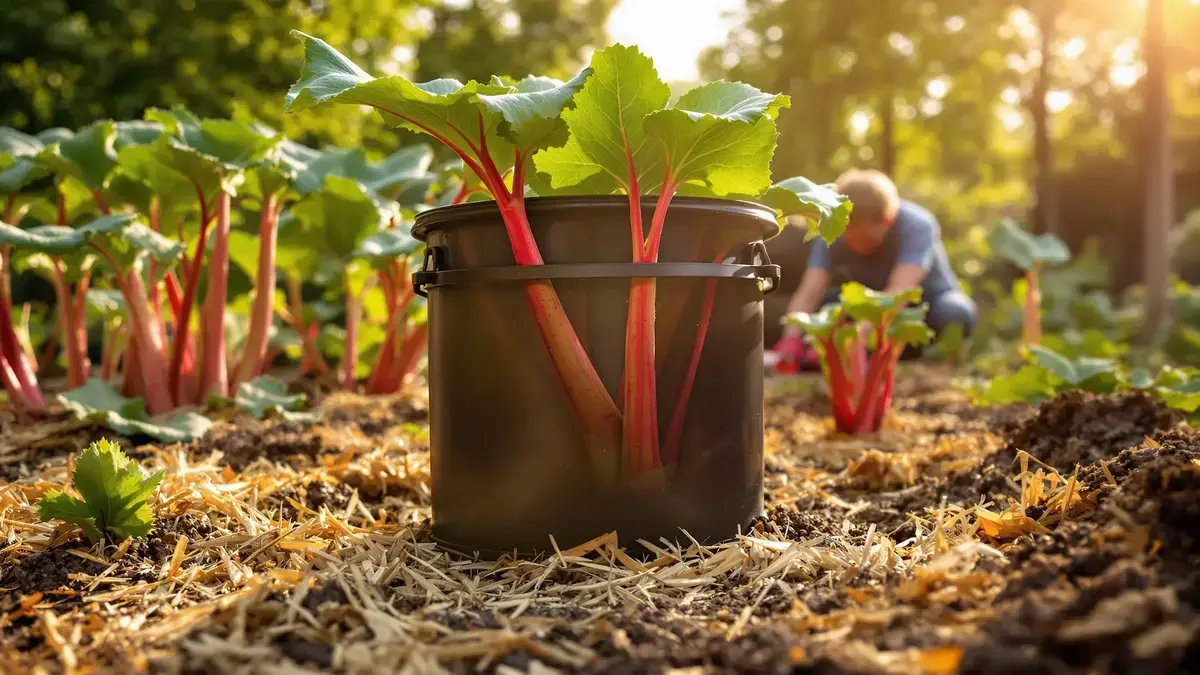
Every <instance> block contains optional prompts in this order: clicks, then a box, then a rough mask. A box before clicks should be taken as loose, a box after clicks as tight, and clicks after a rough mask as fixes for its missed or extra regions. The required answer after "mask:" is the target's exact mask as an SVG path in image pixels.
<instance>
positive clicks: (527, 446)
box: [413, 196, 779, 553]
mask: <svg viewBox="0 0 1200 675" xmlns="http://www.w3.org/2000/svg"><path fill="white" fill-rule="evenodd" d="M653 208H654V202H653V200H646V201H645V202H644V203H643V209H644V212H645V216H644V218H645V222H646V223H647V224H648V223H650V221H651V215H652V212H653ZM526 212H527V214H528V218H529V222H530V226H531V227H532V230H533V234H534V237H535V239H536V240H537V242H538V245H539V248H540V249H541V252H542V257H543V258H544V260H545V262H546V265H544V266H526V267H519V266H516V265H514V261H513V256H512V251H511V248H510V246H509V242H508V237H507V235H506V234H505V229H504V223H503V221H502V220H501V217H500V212H499V209H498V208H497V207H496V205H495V204H494V203H493V202H480V203H473V204H466V205H460V206H451V207H445V208H438V209H433V210H430V211H426V212H423V213H421V214H419V215H418V216H417V221H416V225H415V227H414V228H413V234H414V236H416V237H417V238H418V239H420V240H422V241H425V242H426V243H427V254H426V260H425V269H423V270H422V271H421V272H418V273H417V274H416V275H414V285H415V286H416V287H417V289H418V292H422V293H427V294H428V298H429V304H428V308H429V395H430V442H431V446H432V448H431V449H432V472H433V476H432V483H433V484H432V491H433V529H434V536H435V538H437V539H438V540H440V541H442V542H444V543H446V544H448V545H450V546H452V547H454V548H458V549H464V550H474V551H480V552H485V551H486V552H491V553H500V552H509V551H514V550H515V551H519V552H521V553H537V552H544V551H547V550H549V549H550V537H551V536H553V537H554V539H555V541H556V542H557V544H558V545H559V546H560V547H562V548H566V547H570V546H573V545H576V544H579V543H581V542H584V541H587V540H589V539H591V538H593V537H596V536H599V535H601V534H605V533H607V532H611V531H614V530H615V531H617V533H618V538H619V541H620V542H621V544H622V545H627V544H628V545H634V544H635V542H636V540H637V539H646V540H648V541H652V542H656V541H658V540H659V538H660V537H666V538H668V539H676V540H679V539H686V537H685V536H684V535H683V533H682V531H684V530H685V531H686V532H687V533H688V534H690V535H691V536H692V537H694V538H695V539H697V540H700V541H710V542H711V541H719V540H722V539H727V538H729V537H731V536H733V535H735V534H736V533H737V532H738V531H739V528H740V529H741V530H742V531H745V529H746V528H747V527H748V526H749V525H750V523H751V521H752V520H754V518H756V517H757V516H759V515H760V514H761V513H762V509H763V493H762V462H763V454H762V443H763V419H762V413H763V353H762V352H763V302H762V300H763V294H764V292H768V291H769V290H771V289H773V288H774V285H775V284H776V283H777V281H778V271H779V268H778V267H776V266H774V265H771V264H770V260H769V259H767V256H766V249H765V248H764V247H763V244H762V242H763V240H764V238H770V237H771V236H773V235H774V234H775V233H776V232H777V231H778V225H777V223H776V221H775V218H774V214H773V212H772V211H770V210H769V209H767V208H764V207H762V206H759V205H757V204H751V203H746V202H735V201H726V200H715V199H686V198H677V199H675V200H674V201H673V202H672V204H671V207H670V211H669V212H668V216H667V219H666V223H665V226H664V229H663V238H662V246H661V249H660V255H659V260H660V262H659V263H658V264H654V265H649V264H634V263H632V262H631V252H630V251H631V239H630V227H629V206H628V201H627V199H626V198H625V197H620V196H613V197H545V198H532V199H529V200H527V202H526ZM718 260H720V262H716V261H718ZM635 277H636V278H647V277H653V278H655V279H656V280H657V281H656V283H657V302H656V314H657V316H658V319H657V325H656V352H657V357H658V358H657V361H658V367H657V369H656V370H657V373H658V376H657V383H658V388H657V394H658V409H659V427H660V434H665V433H666V429H667V425H668V424H669V420H668V418H669V417H670V416H671V413H672V411H673V409H674V407H675V404H676V401H677V399H678V397H679V393H680V390H681V388H682V384H683V381H684V379H685V373H687V371H688V366H689V363H690V362H691V361H692V353H693V348H694V345H695V343H696V339H697V333H698V325H699V323H700V317H701V313H702V307H703V302H704V296H705V293H706V291H708V290H715V302H714V305H713V310H712V313H711V319H710V325H709V329H708V332H707V336H706V338H705V341H704V344H703V351H702V352H701V358H700V361H699V365H698V367H697V368H696V370H695V377H694V386H693V389H692V393H691V396H690V399H689V405H688V408H687V416H686V422H685V425H684V427H683V434H682V437H681V438H682V440H681V442H680V443H679V455H678V457H679V460H678V462H677V463H676V464H675V465H673V466H671V467H667V468H666V469H665V470H662V471H659V472H655V473H653V474H651V475H646V476H644V477H641V478H639V477H638V476H632V477H629V478H628V479H627V480H620V481H618V482H617V483H616V484H615V485H614V484H613V483H612V482H611V481H609V482H604V481H598V480H597V479H596V475H595V473H596V472H595V470H594V469H593V465H592V463H591V460H590V458H589V457H588V453H587V452H586V451H585V449H584V447H583V446H584V441H583V438H582V435H581V432H580V430H579V428H578V426H577V424H576V421H575V418H574V415H573V413H572V410H571V408H570V406H569V403H568V400H567V398H566V396H565V395H564V393H563V389H562V385H561V384H560V381H559V378H558V376H557V374H556V372H555V370H554V367H553V364H552V362H551V360H550V357H549V355H548V353H547V351H546V347H545V346H544V343H543V340H542V337H541V333H540V332H539V330H538V328H537V325H536V323H535V321H534V318H533V313H532V311H531V309H530V305H529V302H528V299H527V297H526V295H525V293H524V292H523V284H524V283H527V282H528V281H529V280H534V279H537V280H542V279H550V280H551V283H552V284H553V286H554V289H555V290H556V291H557V293H558V296H559V298H560V300H561V302H562V304H563V307H564V308H565V310H566V313H567V315H568V317H569V318H570V320H571V323H572V324H573V326H574V327H575V331H576V333H577V334H578V335H579V337H580V339H581V341H582V342H583V345H584V347H585V348H586V349H587V351H588V354H589V355H590V356H591V360H592V363H593V364H594V365H595V368H596V370H597V372H598V373H599V375H600V377H601V379H602V380H603V381H604V383H605V385H606V387H607V389H608V391H609V394H610V395H612V396H613V397H614V400H617V399H618V390H619V388H620V385H619V383H620V381H621V376H622V370H623V364H624V351H625V346H624V343H625V340H624V336H625V323H626V316H627V313H628V307H629V289H630V282H631V279H633V278H635ZM674 317H677V318H674Z"/></svg>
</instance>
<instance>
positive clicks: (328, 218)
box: [277, 175, 392, 278]
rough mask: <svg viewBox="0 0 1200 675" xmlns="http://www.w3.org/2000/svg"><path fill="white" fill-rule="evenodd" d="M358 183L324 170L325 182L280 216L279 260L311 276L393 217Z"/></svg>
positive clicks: (340, 261)
mask: <svg viewBox="0 0 1200 675" xmlns="http://www.w3.org/2000/svg"><path fill="white" fill-rule="evenodd" d="M391 215H392V214H390V213H388V212H387V211H386V210H382V211H381V205H380V204H379V203H378V202H377V201H376V199H375V197H374V196H373V195H372V194H371V193H370V192H369V191H368V190H367V189H366V188H365V187H363V185H362V184H361V183H359V182H358V181H356V180H353V179H350V178H344V177H342V176H335V175H327V176H325V183H324V187H323V188H322V189H320V190H318V191H317V192H314V193H312V194H310V195H308V196H307V197H305V198H304V199H302V200H300V201H299V202H297V203H296V204H295V205H294V206H293V207H292V208H291V209H290V210H289V212H288V214H287V217H286V218H284V219H281V222H280V228H279V248H278V253H277V256H278V258H279V259H278V260H277V264H278V266H279V267H280V269H284V270H287V271H288V273H290V274H296V275H299V276H300V277H301V278H311V277H312V276H314V275H315V274H316V273H317V272H318V271H319V270H320V269H321V267H322V262H328V263H331V264H337V265H339V266H340V265H341V264H344V263H345V261H347V260H349V259H350V258H351V257H352V256H353V255H354V252H355V251H356V250H358V248H359V246H360V245H362V243H363V241H364V240H365V239H366V238H367V237H369V236H371V235H372V234H375V233H376V232H378V231H379V230H380V227H381V225H383V224H385V223H386V222H388V221H389V220H390V219H391Z"/></svg>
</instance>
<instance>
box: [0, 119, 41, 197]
mask: <svg viewBox="0 0 1200 675" xmlns="http://www.w3.org/2000/svg"><path fill="white" fill-rule="evenodd" d="M45 147H46V146H45V144H44V143H42V141H41V140H40V139H38V138H37V137H36V136H30V135H28V134H24V133H21V132H20V131H17V130H16V129H11V128H9V127H0V193H3V194H4V195H8V194H10V193H13V192H16V191H18V190H20V189H21V188H23V187H25V186H26V185H28V184H30V183H32V182H33V181H35V180H37V179H39V178H41V177H42V176H45V175H46V171H45V169H43V168H42V167H41V166H40V165H39V164H38V163H37V162H36V161H35V160H34V158H35V157H37V155H38V153H40V152H41V151H42V150H43V149H44V148H45Z"/></svg>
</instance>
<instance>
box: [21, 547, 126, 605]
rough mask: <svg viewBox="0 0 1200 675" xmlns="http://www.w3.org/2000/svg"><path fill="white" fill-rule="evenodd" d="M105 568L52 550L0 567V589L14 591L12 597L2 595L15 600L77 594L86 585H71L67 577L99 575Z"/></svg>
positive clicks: (63, 551)
mask: <svg viewBox="0 0 1200 675" xmlns="http://www.w3.org/2000/svg"><path fill="white" fill-rule="evenodd" d="M104 567H105V566H104V565H101V564H100V563H97V562H93V561H91V560H85V559H84V558H81V557H79V556H77V555H75V554H74V553H71V552H70V551H68V550H67V549H66V548H51V549H46V550H45V551H38V552H36V553H30V554H29V555H27V556H25V557H24V558H21V559H20V560H19V561H17V562H16V563H15V564H13V563H9V562H5V563H2V564H0V587H3V588H8V589H12V590H13V591H15V592H16V595H15V596H13V595H11V594H7V593H6V594H4V595H8V597H10V598H14V599H16V598H19V597H20V596H24V595H30V594H33V593H45V594H46V595H50V594H52V593H54V592H55V591H58V590H60V589H62V588H64V587H65V588H68V589H74V590H78V589H79V588H82V587H83V586H84V585H86V584H84V583H83V582H75V581H72V580H71V579H70V578H69V577H70V575H72V574H93V575H94V574H100V573H101V572H103V571H104Z"/></svg>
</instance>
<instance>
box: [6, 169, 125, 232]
mask: <svg viewBox="0 0 1200 675" xmlns="http://www.w3.org/2000/svg"><path fill="white" fill-rule="evenodd" d="M114 178H116V176H115V175H114ZM54 192H57V194H53V193H51V194H47V195H46V196H45V197H44V198H41V199H34V200H33V201H32V202H30V203H29V208H28V211H27V216H28V217H29V219H30V220H36V221H38V222H40V223H55V224H57V223H58V220H59V202H58V197H59V196H61V197H62V207H63V208H62V213H63V215H65V219H64V221H63V224H65V225H70V224H72V223H75V222H78V221H79V220H82V219H84V218H94V217H96V216H97V215H100V209H99V208H98V207H97V205H96V198H95V192H94V191H93V190H92V189H91V188H89V187H88V186H87V185H85V184H84V183H83V181H82V180H80V179H78V178H76V177H74V176H65V177H62V178H60V179H59V180H58V186H57V190H55V191H54ZM106 194H107V193H106Z"/></svg>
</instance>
